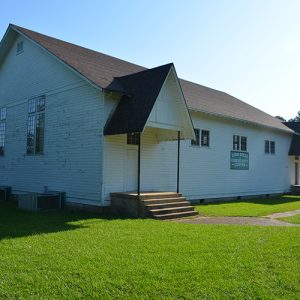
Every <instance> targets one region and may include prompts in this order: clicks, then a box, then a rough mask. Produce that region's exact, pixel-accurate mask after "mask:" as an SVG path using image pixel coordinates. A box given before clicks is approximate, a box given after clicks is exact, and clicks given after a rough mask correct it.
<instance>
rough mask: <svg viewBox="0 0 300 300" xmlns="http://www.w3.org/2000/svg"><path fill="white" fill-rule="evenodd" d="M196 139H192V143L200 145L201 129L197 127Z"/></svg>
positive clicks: (195, 130)
mask: <svg viewBox="0 0 300 300" xmlns="http://www.w3.org/2000/svg"><path fill="white" fill-rule="evenodd" d="M194 132H195V136H196V139H195V140H191V145H192V146H199V145H200V129H197V128H195V129H194Z"/></svg>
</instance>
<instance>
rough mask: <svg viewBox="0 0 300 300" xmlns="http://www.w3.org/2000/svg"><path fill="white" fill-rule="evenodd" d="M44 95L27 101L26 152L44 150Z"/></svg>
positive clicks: (31, 152) (40, 152) (38, 152)
mask: <svg viewBox="0 0 300 300" xmlns="http://www.w3.org/2000/svg"><path fill="white" fill-rule="evenodd" d="M44 131H45V96H40V97H36V98H32V99H30V100H29V101H28V122H27V150H26V152H27V154H42V153H43V152H44Z"/></svg>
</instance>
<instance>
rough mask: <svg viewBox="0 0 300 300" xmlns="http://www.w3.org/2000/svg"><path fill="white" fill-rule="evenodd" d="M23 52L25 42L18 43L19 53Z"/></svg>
mask: <svg viewBox="0 0 300 300" xmlns="http://www.w3.org/2000/svg"><path fill="white" fill-rule="evenodd" d="M22 52H23V42H20V43H18V44H17V55H18V54H20V53H22Z"/></svg>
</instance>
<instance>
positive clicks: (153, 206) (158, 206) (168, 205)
mask: <svg viewBox="0 0 300 300" xmlns="http://www.w3.org/2000/svg"><path fill="white" fill-rule="evenodd" d="M182 206H191V204H190V203H189V202H188V201H180V202H167V203H155V204H146V205H145V208H146V209H147V210H152V209H162V208H172V207H182ZM191 207H192V206H191Z"/></svg>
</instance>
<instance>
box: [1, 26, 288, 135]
mask: <svg viewBox="0 0 300 300" xmlns="http://www.w3.org/2000/svg"><path fill="white" fill-rule="evenodd" d="M10 29H12V30H14V31H17V32H18V33H20V34H22V35H25V36H26V37H28V38H29V39H31V40H32V41H33V42H35V43H37V44H39V45H40V46H41V47H42V48H44V49H46V50H47V51H48V52H50V53H51V54H52V55H54V56H55V57H57V58H58V59H59V60H60V61H62V62H63V63H65V64H66V65H67V66H69V67H70V68H71V69H73V70H74V71H76V72H77V73H78V74H80V75H81V76H83V77H84V78H86V79H87V80H88V81H89V82H91V83H92V84H94V85H96V86H98V87H101V88H103V89H106V88H110V87H111V84H112V83H113V81H114V78H115V77H122V76H126V75H131V74H133V73H136V72H140V71H143V70H146V68H144V67H141V66H138V65H136V64H132V63H129V62H126V61H124V60H121V59H118V58H114V57H112V56H109V55H105V54H102V53H99V52H96V51H93V50H90V49H87V48H83V47H80V46H77V45H74V44H71V43H67V42H64V41H61V40H58V39H55V38H52V37H49V36H46V35H43V34H40V33H37V32H34V31H31V30H28V29H25V28H22V27H19V26H16V25H10V27H9V30H10ZM2 44H3V43H2ZM2 44H1V46H2ZM0 53H1V49H0ZM180 84H181V87H182V90H183V93H184V97H185V99H186V102H187V105H188V108H189V109H190V110H195V111H200V112H204V113H208V114H212V115H217V116H222V117H226V118H230V119H235V120H239V121H243V122H248V123H252V124H257V125H260V126H265V127H270V128H275V129H279V130H283V131H287V132H292V130H290V129H289V128H287V127H286V126H285V125H283V124H282V123H281V122H280V121H279V120H278V119H276V118H274V117H272V116H270V115H268V114H266V113H265V112H263V111H261V110H258V109H256V108H255V107H253V106H251V105H249V104H247V103H245V102H243V101H241V100H239V99H237V98H235V97H232V96H230V95H229V94H226V93H224V92H221V91H217V90H214V89H211V88H208V87H205V86H201V85H198V84H196V83H192V82H189V81H186V80H180ZM114 88H116V86H115V87H114ZM120 92H122V91H120Z"/></svg>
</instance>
